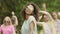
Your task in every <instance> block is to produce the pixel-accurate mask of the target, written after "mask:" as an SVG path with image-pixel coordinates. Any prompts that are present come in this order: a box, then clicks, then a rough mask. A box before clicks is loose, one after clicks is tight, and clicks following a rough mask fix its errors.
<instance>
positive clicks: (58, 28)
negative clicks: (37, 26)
mask: <svg viewBox="0 0 60 34" xmlns="http://www.w3.org/2000/svg"><path fill="white" fill-rule="evenodd" d="M52 17H53V19H54V25H55V28H56V33H57V34H60V20H59V19H58V13H57V12H52Z"/></svg>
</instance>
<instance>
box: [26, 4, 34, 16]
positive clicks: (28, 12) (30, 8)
mask: <svg viewBox="0 0 60 34" xmlns="http://www.w3.org/2000/svg"><path fill="white" fill-rule="evenodd" d="M33 10H34V7H33V6H32V5H28V6H27V7H26V10H25V13H26V14H28V15H30V14H32V13H33Z"/></svg>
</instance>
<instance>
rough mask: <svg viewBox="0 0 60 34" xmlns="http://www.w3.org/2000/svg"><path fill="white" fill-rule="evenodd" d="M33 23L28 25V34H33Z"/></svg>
mask: <svg viewBox="0 0 60 34" xmlns="http://www.w3.org/2000/svg"><path fill="white" fill-rule="evenodd" d="M33 28H34V22H33V21H32V22H31V23H30V34H33Z"/></svg>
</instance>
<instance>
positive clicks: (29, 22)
mask: <svg viewBox="0 0 60 34" xmlns="http://www.w3.org/2000/svg"><path fill="white" fill-rule="evenodd" d="M23 14H24V15H23V16H24V23H23V25H22V28H21V34H38V33H37V25H36V21H38V7H37V5H36V4H34V3H28V4H27V5H26V6H25V8H24V9H23Z"/></svg>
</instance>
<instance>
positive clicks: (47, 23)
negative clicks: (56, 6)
mask: <svg viewBox="0 0 60 34" xmlns="http://www.w3.org/2000/svg"><path fill="white" fill-rule="evenodd" d="M44 9H45V6H44ZM40 14H42V15H40ZM21 15H22V16H23V17H22V18H23V24H22V27H21V34H41V31H40V32H39V33H38V31H37V25H38V26H40V25H42V27H43V30H42V34H60V20H59V19H58V12H56V11H54V12H52V13H49V12H48V11H47V10H46V9H45V10H40V9H39V7H38V6H37V5H36V4H35V3H33V2H29V3H27V5H26V6H25V7H23V10H22V14H21ZM41 19H42V22H41V21H40V20H41ZM17 25H18V19H17V17H16V16H15V14H14V12H12V18H10V17H8V16H7V17H5V18H4V20H3V24H2V25H1V27H0V34H16V33H15V30H16V26H17Z"/></svg>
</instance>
